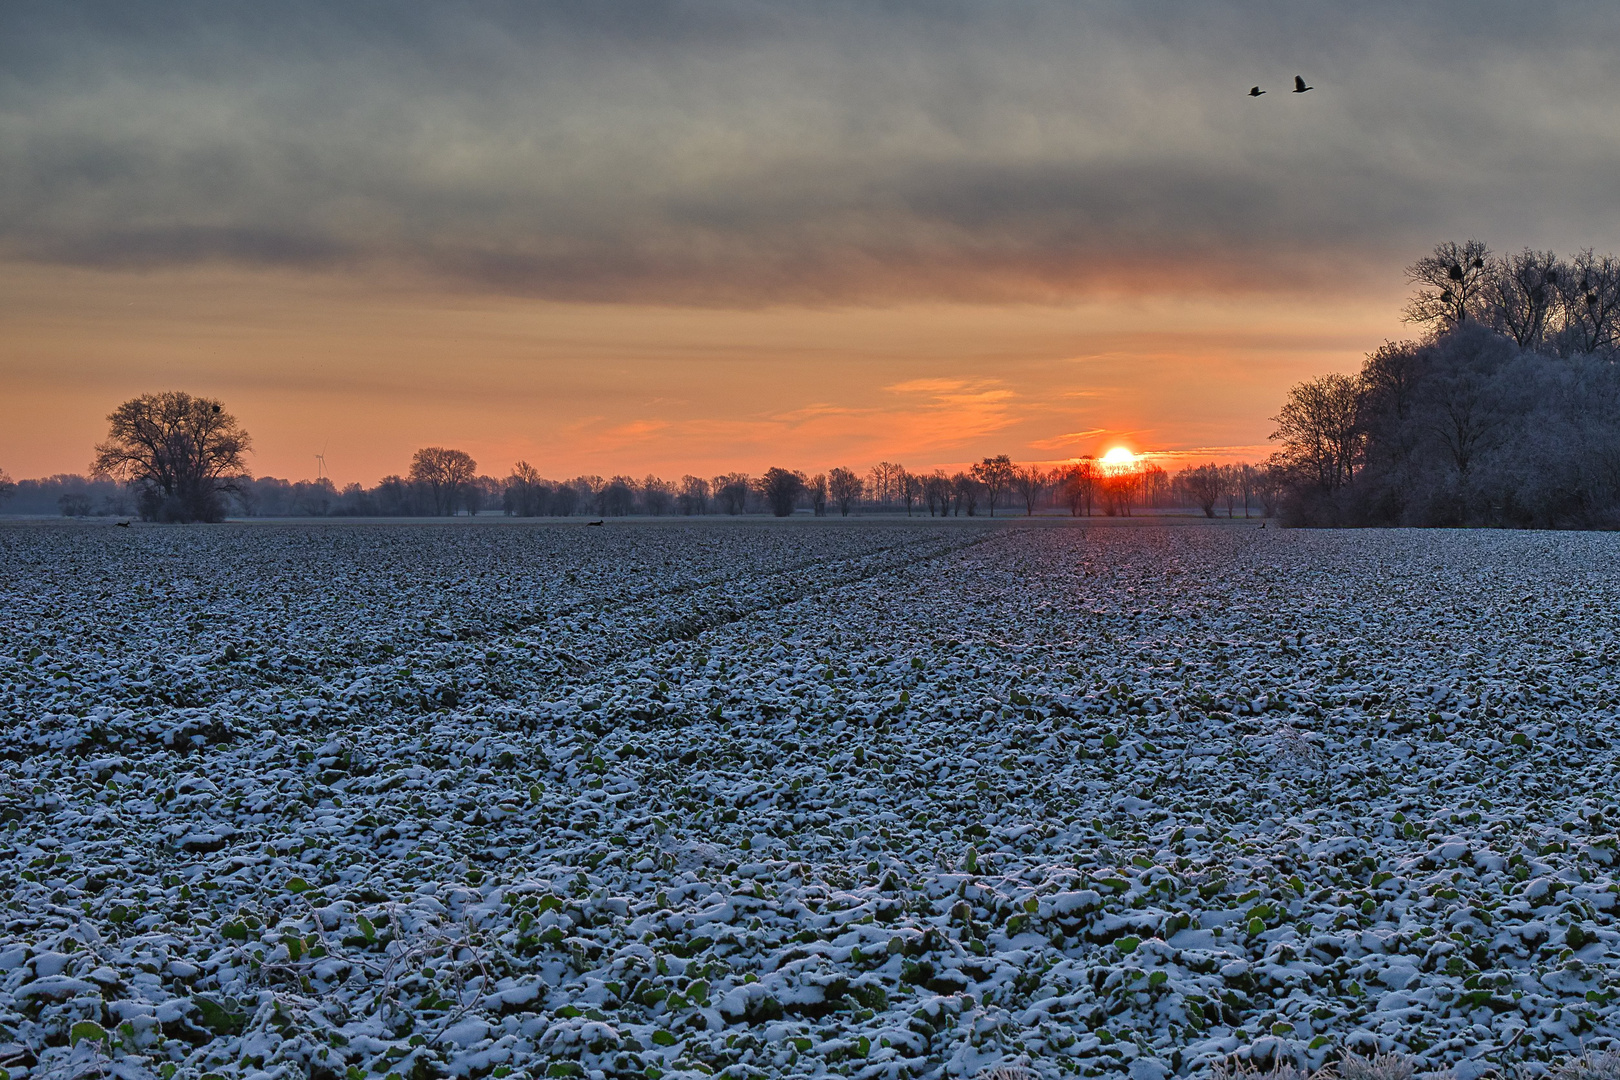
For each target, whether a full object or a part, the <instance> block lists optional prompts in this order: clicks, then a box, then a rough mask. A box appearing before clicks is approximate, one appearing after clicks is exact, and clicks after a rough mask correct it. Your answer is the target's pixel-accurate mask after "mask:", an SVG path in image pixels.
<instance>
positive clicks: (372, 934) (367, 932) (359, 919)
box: [354, 915, 377, 941]
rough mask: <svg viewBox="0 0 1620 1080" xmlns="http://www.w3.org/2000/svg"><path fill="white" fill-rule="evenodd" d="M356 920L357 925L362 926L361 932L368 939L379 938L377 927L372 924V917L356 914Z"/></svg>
mask: <svg viewBox="0 0 1620 1080" xmlns="http://www.w3.org/2000/svg"><path fill="white" fill-rule="evenodd" d="M354 922H355V925H356V926H358V927H360V933H361V934H362V935H363V936H364V937H365V939H366V940H367V941H376V940H377V928H376V927H375V926H373V925H372V923H371V920H370V919H368V918H366V917H365V916H364V915H356V916H355V917H354Z"/></svg>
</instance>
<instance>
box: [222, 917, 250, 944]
mask: <svg viewBox="0 0 1620 1080" xmlns="http://www.w3.org/2000/svg"><path fill="white" fill-rule="evenodd" d="M219 932H220V933H221V934H223V935H225V936H226V937H228V938H230V939H231V940H232V941H246V940H247V939H248V928H247V925H246V924H245V923H241V922H236V921H234V920H233V921H231V922H228V923H226V924H225V925H223V926H221V927H220V928H219Z"/></svg>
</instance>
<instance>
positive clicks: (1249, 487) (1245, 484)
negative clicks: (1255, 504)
mask: <svg viewBox="0 0 1620 1080" xmlns="http://www.w3.org/2000/svg"><path fill="white" fill-rule="evenodd" d="M1235 468H1236V469H1237V472H1236V473H1235V474H1234V476H1233V479H1234V480H1235V481H1236V484H1237V490H1238V494H1239V495H1241V496H1242V497H1243V516H1244V518H1247V517H1248V516H1249V503H1250V501H1251V500H1253V499H1254V497H1255V495H1256V493H1257V492H1258V491H1259V486H1260V470H1259V469H1256V468H1255V467H1254V466H1253V465H1250V464H1249V463H1248V462H1247V461H1240V462H1238V464H1237V465H1236V466H1235Z"/></svg>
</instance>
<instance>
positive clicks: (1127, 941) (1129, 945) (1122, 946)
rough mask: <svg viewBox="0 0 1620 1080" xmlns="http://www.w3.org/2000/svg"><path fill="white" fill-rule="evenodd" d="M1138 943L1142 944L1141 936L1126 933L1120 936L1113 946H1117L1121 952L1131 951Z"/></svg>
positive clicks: (1133, 950) (1134, 949)
mask: <svg viewBox="0 0 1620 1080" xmlns="http://www.w3.org/2000/svg"><path fill="white" fill-rule="evenodd" d="M1140 944H1142V939H1141V938H1139V937H1131V936H1129V935H1126V936H1125V937H1122V938H1120V939H1119V940H1118V941H1116V942H1114V947H1115V948H1117V949H1118V950H1119V951H1120V952H1121V953H1133V952H1135V951H1136V947H1137V946H1138V945H1140Z"/></svg>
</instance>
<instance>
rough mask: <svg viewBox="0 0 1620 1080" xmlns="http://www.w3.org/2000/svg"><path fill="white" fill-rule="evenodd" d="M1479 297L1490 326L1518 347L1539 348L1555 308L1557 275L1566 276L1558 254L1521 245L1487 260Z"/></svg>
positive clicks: (1558, 293) (1557, 301) (1567, 273)
mask: <svg viewBox="0 0 1620 1080" xmlns="http://www.w3.org/2000/svg"><path fill="white" fill-rule="evenodd" d="M1485 269H1486V274H1485V279H1484V281H1483V283H1482V285H1481V289H1480V300H1481V303H1482V305H1483V308H1484V313H1485V316H1486V321H1487V322H1488V323H1489V325H1490V326H1491V328H1492V329H1494V330H1496V331H1497V332H1498V333H1500V334H1505V335H1507V336H1508V337H1510V338H1512V339H1513V340H1514V342H1515V343H1516V344H1517V345H1518V346H1519V348H1521V349H1539V348H1540V347H1541V345H1542V342H1543V341H1544V340H1545V338H1546V335H1547V331H1548V328H1549V324H1550V320H1551V319H1552V317H1553V315H1554V314H1556V312H1557V311H1558V306H1559V299H1560V296H1561V293H1560V292H1559V287H1558V283H1559V280H1560V278H1567V277H1568V276H1569V269H1568V268H1567V267H1561V266H1560V264H1559V262H1558V256H1557V255H1555V254H1553V253H1552V252H1550V251H1532V250H1531V249H1529V248H1525V249H1524V250H1523V251H1521V252H1519V253H1518V254H1517V255H1507V256H1504V257H1502V258H1498V259H1490V260H1487V262H1486V264H1485Z"/></svg>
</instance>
